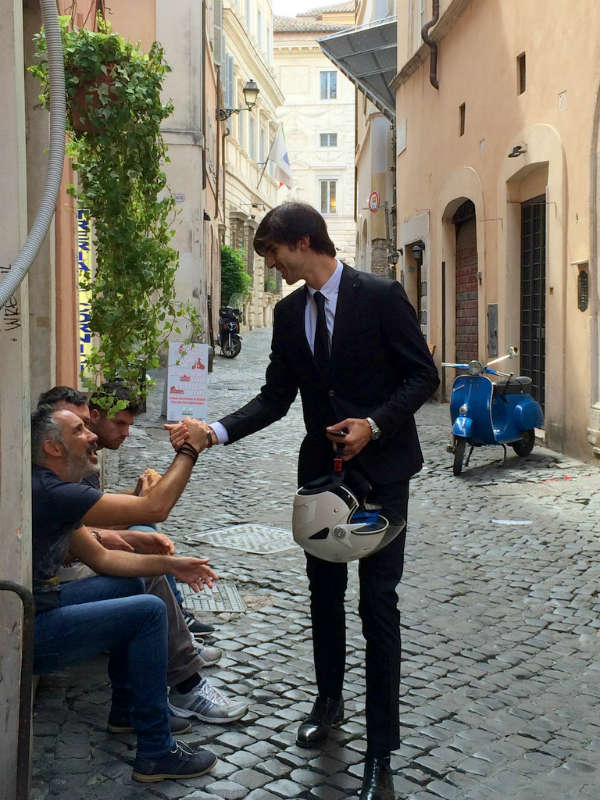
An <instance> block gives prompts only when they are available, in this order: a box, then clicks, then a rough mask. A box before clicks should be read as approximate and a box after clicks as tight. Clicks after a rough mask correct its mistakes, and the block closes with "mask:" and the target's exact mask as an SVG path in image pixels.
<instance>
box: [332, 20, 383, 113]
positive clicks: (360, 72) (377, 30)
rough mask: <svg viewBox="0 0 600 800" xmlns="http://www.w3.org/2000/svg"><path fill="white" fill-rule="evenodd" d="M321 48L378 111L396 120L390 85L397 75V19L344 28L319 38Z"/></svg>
mask: <svg viewBox="0 0 600 800" xmlns="http://www.w3.org/2000/svg"><path fill="white" fill-rule="evenodd" d="M318 41H319V44H320V45H321V49H322V50H323V52H324V53H325V55H326V56H327V58H329V60H330V61H332V62H333V63H334V64H335V65H336V67H337V68H338V69H339V70H340V71H341V72H343V73H344V75H345V76H346V77H347V78H348V79H349V80H351V81H352V83H353V84H354V85H355V86H357V87H358V88H359V89H360V90H361V91H363V92H364V93H365V94H366V95H367V97H368V98H369V100H371V102H372V103H374V104H375V105H376V106H377V108H379V110H380V111H383V113H384V114H385V115H386V117H388V118H389V119H391V120H392V121H393V120H394V119H395V118H396V98H395V95H394V92H392V90H391V89H390V83H391V82H392V80H393V78H394V77H395V76H396V72H397V71H398V66H397V63H396V59H397V56H396V17H386V18H385V19H380V20H377V21H376V22H370V23H368V24H367V25H359V26H357V27H356V28H349V29H348V28H347V29H346V30H345V31H340V32H339V33H332V34H330V35H329V36H326V37H325V38H323V39H319V40H318Z"/></svg>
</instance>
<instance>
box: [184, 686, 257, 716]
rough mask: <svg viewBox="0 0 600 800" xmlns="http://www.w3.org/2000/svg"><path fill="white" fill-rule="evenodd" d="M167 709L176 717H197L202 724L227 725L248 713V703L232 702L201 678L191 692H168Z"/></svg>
mask: <svg viewBox="0 0 600 800" xmlns="http://www.w3.org/2000/svg"><path fill="white" fill-rule="evenodd" d="M169 708H170V709H171V711H172V712H173V714H175V715H176V716H178V717H185V718H187V717H198V719H200V720H202V722H213V723H227V722H234V721H235V720H236V719H240V718H241V717H243V716H244V714H245V713H246V712H247V711H248V703H245V702H244V701H243V700H238V701H232V700H229V698H227V697H226V696H225V695H224V694H223V692H221V691H220V690H219V689H217V688H216V687H214V686H211V684H210V683H209V682H208V681H207V680H206V678H203V679H202V680H201V681H200V683H199V684H198V685H197V686H194V688H193V689H192V691H191V692H187V693H186V694H182V693H180V692H177V691H176V690H175V689H171V691H170V692H169Z"/></svg>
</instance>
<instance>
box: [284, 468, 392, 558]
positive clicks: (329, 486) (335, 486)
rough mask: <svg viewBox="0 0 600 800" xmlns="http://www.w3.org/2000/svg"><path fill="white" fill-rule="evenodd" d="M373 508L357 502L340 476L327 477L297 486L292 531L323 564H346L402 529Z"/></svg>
mask: <svg viewBox="0 0 600 800" xmlns="http://www.w3.org/2000/svg"><path fill="white" fill-rule="evenodd" d="M405 526H406V522H405V521H404V520H401V521H400V522H398V523H394V524H390V522H389V521H388V520H387V519H386V518H385V517H384V516H383V515H381V514H380V513H379V511H378V508H377V507H376V506H369V505H368V504H364V503H362V504H361V502H359V499H358V492H356V491H355V490H353V489H351V488H350V486H349V485H348V484H347V483H344V481H343V476H332V475H327V476H324V477H322V478H318V479H317V480H315V481H311V482H310V483H307V484H305V485H304V486H302V487H300V489H298V491H297V492H296V495H295V497H294V508H293V513H292V532H293V535H294V540H295V541H296V542H297V543H298V544H299V545H300V547H302V548H303V549H304V550H305V551H306V552H307V553H310V554H311V555H313V556H316V557H317V558H321V559H323V560H324V561H334V562H348V561H354V560H356V559H359V558H365V557H366V556H370V555H373V553H376V552H377V551H378V550H380V549H381V548H382V547H385V546H386V545H387V544H389V543H390V542H391V541H393V539H395V538H396V536H397V535H398V534H399V533H401V531H403V530H404V528H405Z"/></svg>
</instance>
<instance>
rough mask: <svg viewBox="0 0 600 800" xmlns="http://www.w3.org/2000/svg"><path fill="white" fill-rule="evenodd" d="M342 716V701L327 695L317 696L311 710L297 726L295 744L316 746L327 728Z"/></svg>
mask: <svg viewBox="0 0 600 800" xmlns="http://www.w3.org/2000/svg"><path fill="white" fill-rule="evenodd" d="M343 718H344V701H343V699H342V698H341V697H338V698H337V699H336V700H333V699H332V698H330V697H328V698H327V699H326V700H322V699H321V698H320V697H317V699H316V700H315V704H314V706H313V707H312V711H311V712H310V714H309V715H308V717H307V718H306V719H305V720H304V722H303V723H302V725H300V727H299V728H298V736H297V737H296V744H297V745H299V746H300V747H316V746H317V745H319V744H321V742H324V741H325V739H326V738H327V736H328V734H329V729H330V728H331V727H332V726H334V725H337V723H338V722H341V721H342V719H343Z"/></svg>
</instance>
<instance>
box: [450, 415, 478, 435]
mask: <svg viewBox="0 0 600 800" xmlns="http://www.w3.org/2000/svg"><path fill="white" fill-rule="evenodd" d="M472 431H473V420H472V419H471V418H470V417H465V416H458V417H457V418H456V419H455V420H454V424H453V425H452V434H453V436H458V437H459V438H460V439H470V438H471V433H472Z"/></svg>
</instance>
